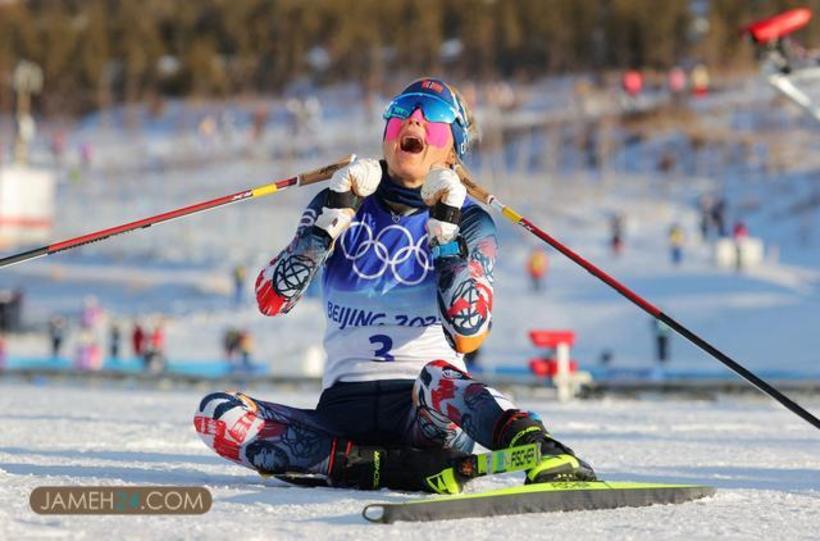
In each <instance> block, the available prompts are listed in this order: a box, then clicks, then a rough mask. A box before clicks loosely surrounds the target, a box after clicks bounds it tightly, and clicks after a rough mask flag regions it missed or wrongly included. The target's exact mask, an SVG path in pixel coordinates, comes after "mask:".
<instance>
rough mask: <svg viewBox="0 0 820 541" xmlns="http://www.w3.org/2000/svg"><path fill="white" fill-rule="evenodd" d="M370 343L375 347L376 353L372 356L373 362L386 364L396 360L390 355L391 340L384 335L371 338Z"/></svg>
mask: <svg viewBox="0 0 820 541" xmlns="http://www.w3.org/2000/svg"><path fill="white" fill-rule="evenodd" d="M370 343H371V344H374V345H375V346H376V352H375V353H374V354H373V360H374V361H378V362H385V363H386V362H391V361H395V360H396V359H395V358H394V357H393V356H392V355H390V350H391V349H393V339H392V338H390V337H389V336H387V335H386V334H376V335H374V336H371V337H370Z"/></svg>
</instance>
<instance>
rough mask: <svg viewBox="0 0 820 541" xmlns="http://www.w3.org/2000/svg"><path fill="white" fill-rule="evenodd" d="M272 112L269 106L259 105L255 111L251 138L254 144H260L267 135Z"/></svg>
mask: <svg viewBox="0 0 820 541" xmlns="http://www.w3.org/2000/svg"><path fill="white" fill-rule="evenodd" d="M269 116H270V112H269V111H268V108H267V106H265V105H261V104H260V105H259V106H257V107H256V109H254V111H253V128H252V130H251V137H252V139H253V141H254V142H259V141H261V140H262V138H263V137H264V135H265V126H266V125H267V123H268V117H269Z"/></svg>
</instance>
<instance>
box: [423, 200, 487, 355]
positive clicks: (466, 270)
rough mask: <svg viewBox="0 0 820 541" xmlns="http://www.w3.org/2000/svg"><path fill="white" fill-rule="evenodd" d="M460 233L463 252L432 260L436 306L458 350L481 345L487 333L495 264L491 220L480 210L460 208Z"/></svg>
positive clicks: (451, 340)
mask: <svg viewBox="0 0 820 541" xmlns="http://www.w3.org/2000/svg"><path fill="white" fill-rule="evenodd" d="M459 225H460V235H461V238H462V239H463V240H464V244H465V245H466V248H467V250H466V251H467V255H466V256H464V257H462V256H451V257H441V258H439V259H437V260H436V261H435V267H436V274H437V276H438V306H439V313H440V317H441V323H442V325H443V327H444V332H445V334H446V335H447V339H448V341H449V342H450V344H451V345H452V346H453V348H454V349H455V350H456V351H457V352H459V353H470V352H472V351H475V350H477V349H478V348H479V346H481V343H482V342H483V341H484V339H485V338H487V335H488V334H489V332H490V327H491V319H492V313H491V312H492V309H493V268H494V267H495V255H496V247H497V244H496V238H495V223H493V219H492V218H491V217H490V215H489V214H487V212H486V211H484V209H482V208H481V207H479V206H478V205H472V206H470V207H467V208H465V209H464V211H463V214H462V218H461V223H460V224H459Z"/></svg>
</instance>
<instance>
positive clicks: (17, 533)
mask: <svg viewBox="0 0 820 541" xmlns="http://www.w3.org/2000/svg"><path fill="white" fill-rule="evenodd" d="M92 391H93V392H92ZM205 392H206V390H205V389H203V390H193V389H176V390H173V391H157V390H141V389H127V388H125V387H114V388H94V389H93V390H92V389H88V388H84V387H56V386H55V387H48V386H46V387H37V386H31V385H29V384H21V383H9V382H5V383H3V384H0V412H2V413H0V423H2V431H0V538H3V539H59V538H66V539H100V538H102V539H114V538H115V539H137V538H140V539H142V538H146V539H149V538H150V539H159V538H163V539H191V538H197V539H224V538H226V537H231V538H234V539H248V540H250V539H311V540H320V539H321V540H323V539H373V538H376V539H387V538H390V539H424V540H430V539H436V540H439V539H441V540H445V539H476V540H477V539H499V538H501V537H505V538H507V539H604V538H606V539H612V538H618V539H714V538H718V537H720V538H725V539H816V536H817V532H818V531H820V512H818V511H820V438H818V434H817V432H816V431H815V430H814V429H812V428H811V427H810V426H808V425H807V424H806V423H804V422H803V421H802V420H800V419H798V418H797V417H795V416H794V415H792V414H790V413H789V412H787V411H785V410H784V409H783V408H781V407H780V406H778V405H776V404H774V403H772V402H770V401H767V400H763V399H758V398H755V399H739V398H733V399H720V400H718V401H715V402H696V401H677V400H670V399H660V400H643V401H632V400H620V399H618V400H614V399H605V400H600V401H581V402H573V403H569V404H556V403H552V402H544V401H538V400H534V401H532V400H522V401H521V405H522V406H524V407H528V408H532V409H535V410H536V411H538V412H539V413H540V414H541V415H542V416H543V417H544V419H546V420H547V422H548V424H549V426H551V427H553V428H554V432H555V434H556V435H557V436H558V437H559V438H561V439H562V440H564V441H566V442H567V443H569V444H570V445H571V446H572V447H574V448H575V449H576V451H577V452H578V453H579V454H581V455H582V456H584V457H586V458H587V459H588V460H589V461H590V462H591V463H592V464H593V465H594V466H595V467H596V469H597V471H598V472H599V474H600V475H602V476H603V477H606V478H608V479H613V480H635V481H675V482H684V483H703V484H709V485H713V486H715V487H717V488H718V493H717V495H716V496H714V497H712V498H708V499H705V500H700V501H696V502H691V503H686V504H682V505H676V506H656V507H649V508H639V509H622V510H611V511H594V512H592V511H590V512H577V513H561V514H535V515H527V516H513V517H498V518H493V519H492V520H489V519H466V520H458V521H445V522H438V523H397V524H393V525H374V524H369V523H366V522H365V521H364V519H362V518H361V516H360V513H361V510H362V508H363V507H364V505H365V504H367V503H371V502H376V501H387V502H395V501H400V500H402V499H404V498H408V497H417V496H415V495H406V494H401V493H397V492H391V491H380V492H376V493H372V492H371V493H363V492H356V491H348V490H332V489H310V488H296V487H288V486H286V485H284V484H282V483H280V482H279V481H275V480H264V479H262V478H260V477H259V476H257V475H256V474H253V473H251V472H249V471H246V470H244V469H243V468H241V467H239V466H236V465H234V464H231V463H229V462H227V461H224V460H222V459H221V458H219V457H217V456H216V455H214V454H213V453H212V452H211V451H210V450H209V449H207V448H206V447H205V446H204V445H203V444H202V443H201V442H200V440H199V438H198V437H197V435H196V433H195V432H194V430H193V427H192V425H191V417H192V415H193V411H194V408H195V406H196V404H197V402H198V400H199V398H200V397H201V396H202V395H203V394H204V393H205ZM250 392H251V394H254V395H256V396H260V397H264V398H265V399H268V400H274V401H281V402H286V403H289V404H293V405H296V406H303V407H312V406H313V405H314V403H315V400H316V398H317V391H311V392H282V391H275V390H270V389H267V390H265V389H254V390H252V391H250ZM805 405H806V406H807V407H808V408H809V409H813V410H814V411H815V412H818V411H820V398H818V397H813V398H811V399H810V400H805ZM519 482H521V481H520V478H519V477H518V475H516V474H511V475H509V476H500V477H496V478H494V479H484V480H481V481H480V482H475V483H474V484H472V485H470V488H469V490H471V491H472V490H477V489H480V488H497V487H500V486H504V485H512V484H516V483H519ZM54 485H57V486H62V485H196V486H206V487H208V488H209V489H210V490H211V492H212V493H213V495H214V504H213V507H212V508H211V511H210V512H209V513H207V514H205V515H203V516H194V517H157V516H143V517H138V516H129V517H118V516H108V517H105V516H100V517H69V516H40V515H36V514H34V513H33V512H32V511H31V510H30V509H29V506H28V497H29V494H30V492H31V490H32V489H34V488H35V487H37V486H54Z"/></svg>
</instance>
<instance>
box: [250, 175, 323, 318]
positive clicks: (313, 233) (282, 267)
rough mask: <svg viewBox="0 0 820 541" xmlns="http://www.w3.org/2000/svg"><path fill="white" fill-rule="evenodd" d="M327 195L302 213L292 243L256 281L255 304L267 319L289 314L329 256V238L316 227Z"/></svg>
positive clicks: (315, 198) (320, 193) (321, 194)
mask: <svg viewBox="0 0 820 541" xmlns="http://www.w3.org/2000/svg"><path fill="white" fill-rule="evenodd" d="M325 192H326V190H322V191H321V192H319V194H317V195H316V197H314V198H313V200H312V201H311V202H310V204H309V205H308V207H307V208H306V209H305V212H304V213H302V219H301V221H300V222H299V227H298V228H297V230H296V236H295V237H294V239H293V241H291V243H290V244H289V245H288V247H287V248H285V249H284V250H282V251H281V252H280V253H279V255H277V256H276V257H274V258H273V260H272V261H271V262H270V263H268V264H267V266H265V268H264V269H262V271H261V272H260V273H259V276H258V277H257V278H256V302H257V303H258V304H259V311H260V312H262V313H263V314H265V315H266V316H275V315H277V314H286V313H288V312H289V311H290V310H291V309H292V308H293V307H294V306H296V303H297V302H299V299H300V298H301V297H302V294H303V293H304V292H305V291H306V290H307V288H308V286H309V285H310V282H311V280H313V277H314V276H315V275H316V271H317V270H318V269H319V267H320V266H321V265H322V263H324V261H325V259H326V258H327V256H328V254H329V253H330V248H331V244H332V243H331V240H330V237H329V236H328V235H327V234H326V233H325V232H324V231H322V230H321V229H318V228H316V227H314V226H313V224H314V222H315V221H316V217H317V216H318V215H319V213H320V212H321V211H322V205H323V203H324V201H325Z"/></svg>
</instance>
